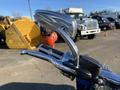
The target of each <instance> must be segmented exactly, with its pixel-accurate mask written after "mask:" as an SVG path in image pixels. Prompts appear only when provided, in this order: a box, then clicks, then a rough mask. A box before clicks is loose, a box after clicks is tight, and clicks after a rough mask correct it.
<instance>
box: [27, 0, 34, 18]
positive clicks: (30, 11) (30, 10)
mask: <svg viewBox="0 0 120 90" xmlns="http://www.w3.org/2000/svg"><path fill="white" fill-rule="evenodd" d="M28 7H29V13H30V17H31V19H32V20H33V18H32V8H31V2H30V0H28Z"/></svg>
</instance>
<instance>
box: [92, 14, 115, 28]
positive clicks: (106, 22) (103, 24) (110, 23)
mask: <svg viewBox="0 0 120 90" xmlns="http://www.w3.org/2000/svg"><path fill="white" fill-rule="evenodd" d="M92 18H93V19H96V20H98V23H99V27H100V29H101V30H109V29H114V28H115V22H114V20H112V19H111V18H104V17H102V16H99V15H94V16H92Z"/></svg>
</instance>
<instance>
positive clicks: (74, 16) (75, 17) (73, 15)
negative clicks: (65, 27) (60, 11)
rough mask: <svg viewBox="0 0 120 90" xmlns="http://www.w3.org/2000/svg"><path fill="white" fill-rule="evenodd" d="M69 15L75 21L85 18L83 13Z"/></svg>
mask: <svg viewBox="0 0 120 90" xmlns="http://www.w3.org/2000/svg"><path fill="white" fill-rule="evenodd" d="M69 15H70V16H71V17H72V18H74V19H78V18H80V17H82V16H83V14H82V13H69Z"/></svg>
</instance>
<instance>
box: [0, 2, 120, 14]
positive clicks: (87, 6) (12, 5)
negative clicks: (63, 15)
mask: <svg viewBox="0 0 120 90" xmlns="http://www.w3.org/2000/svg"><path fill="white" fill-rule="evenodd" d="M27 2H28V0H0V15H10V16H11V15H12V13H13V12H19V13H20V14H21V15H22V16H29V11H28V3H27ZM31 6H32V12H33V13H34V11H35V10H36V9H50V10H59V9H60V8H68V7H81V8H83V9H84V12H85V13H89V12H90V11H96V10H103V9H112V10H120V0H31Z"/></svg>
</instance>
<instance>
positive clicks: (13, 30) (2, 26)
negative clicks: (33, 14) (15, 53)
mask: <svg viewBox="0 0 120 90" xmlns="http://www.w3.org/2000/svg"><path fill="white" fill-rule="evenodd" d="M0 38H1V39H0V40H1V42H2V41H4V42H5V43H6V45H7V47H8V48H13V49H35V48H36V47H37V46H38V45H39V44H40V43H41V42H42V35H41V31H40V28H39V27H38V26H37V25H36V24H35V23H34V21H32V20H30V19H28V18H21V19H18V20H16V21H14V22H11V20H10V18H8V17H5V18H4V19H3V20H1V22H0Z"/></svg>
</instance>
